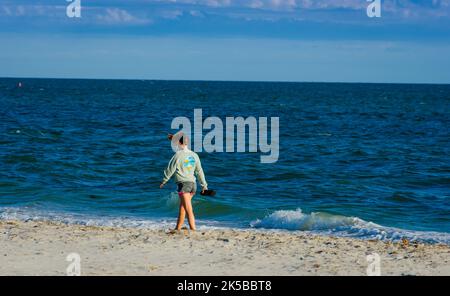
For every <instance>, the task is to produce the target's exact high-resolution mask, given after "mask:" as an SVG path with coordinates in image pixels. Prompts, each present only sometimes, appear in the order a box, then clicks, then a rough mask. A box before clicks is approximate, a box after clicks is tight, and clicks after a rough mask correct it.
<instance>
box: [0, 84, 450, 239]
mask: <svg viewBox="0 0 450 296" xmlns="http://www.w3.org/2000/svg"><path fill="white" fill-rule="evenodd" d="M18 81H19V80H17V79H1V80H0V111H1V112H0V122H1V125H0V168H1V170H0V214H1V215H2V216H1V217H3V218H11V217H16V218H24V219H27V218H31V219H32V218H42V219H45V218H48V219H61V220H67V221H76V222H83V221H95V222H96V223H97V222H98V223H107V222H108V221H115V222H117V223H118V221H129V222H130V221H135V222H136V223H137V224H139V225H146V224H145V223H150V224H151V223H153V224H157V223H163V221H166V222H173V221H172V220H171V219H174V218H175V216H176V214H177V196H176V194H174V192H175V186H174V185H170V186H168V188H167V189H164V190H160V189H159V188H158V185H159V182H160V180H161V176H162V170H163V169H164V167H165V166H166V164H167V162H168V160H169V159H170V157H171V156H172V154H173V152H172V150H171V149H170V145H169V142H168V141H167V139H166V134H167V133H168V132H171V131H172V130H171V129H170V124H171V121H172V119H173V118H174V117H177V116H187V117H189V118H193V111H194V109H195V108H202V109H203V116H204V117H207V116H218V117H220V118H223V119H224V118H225V117H226V116H234V117H237V116H243V117H248V116H255V117H260V116H264V117H271V116H277V117H279V118H280V156H279V161H278V162H277V163H274V164H262V163H260V154H259V153H210V154H208V153H199V155H200V157H201V159H202V163H203V167H204V170H205V173H206V177H207V180H208V182H209V183H210V187H211V188H214V189H216V190H217V191H218V195H217V196H216V197H214V198H204V197H200V196H198V197H196V198H195V204H194V207H195V210H196V214H197V218H198V219H199V221H200V223H201V224H202V225H205V226H226V227H229V226H231V227H263V228H275V229H289V230H308V231H310V230H312V231H318V232H329V233H336V234H343V235H354V236H360V237H374V236H376V237H381V238H387V239H389V238H398V237H400V236H413V237H418V238H421V237H423V238H424V239H426V240H430V241H444V242H449V241H450V240H449V237H450V234H449V233H450V86H449V85H406V84H405V85H388V84H328V83H323V84H322V83H313V84H309V83H248V82H175V81H112V80H51V79H46V80H43V79H21V80H20V81H22V83H23V86H22V87H21V88H18V87H16V85H17V83H18ZM369 222H373V223H369ZM130 223H131V222H130ZM143 223H144V224H143Z"/></svg>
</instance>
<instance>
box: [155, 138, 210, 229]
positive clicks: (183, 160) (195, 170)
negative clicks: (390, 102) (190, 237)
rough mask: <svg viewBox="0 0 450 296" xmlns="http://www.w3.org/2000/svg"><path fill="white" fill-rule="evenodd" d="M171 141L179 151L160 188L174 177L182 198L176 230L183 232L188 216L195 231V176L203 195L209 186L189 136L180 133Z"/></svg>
mask: <svg viewBox="0 0 450 296" xmlns="http://www.w3.org/2000/svg"><path fill="white" fill-rule="evenodd" d="M169 139H170V140H172V142H174V143H176V145H177V148H178V151H177V152H176V153H175V155H174V156H173V157H172V159H171V160H170V161H169V164H168V166H167V168H166V169H165V170H164V178H163V181H162V182H161V185H160V186H159V187H160V188H163V187H164V185H165V184H166V183H167V182H168V181H169V180H170V178H172V176H173V177H174V179H175V182H176V184H177V191H178V196H179V197H180V210H179V213H178V221H177V226H176V228H175V230H177V231H179V230H181V227H182V226H183V224H184V219H185V217H186V215H187V218H188V221H189V226H190V228H191V230H194V231H195V229H196V227H195V216H194V210H193V208H192V202H191V201H192V198H193V197H194V195H195V193H196V191H197V183H196V181H197V180H196V177H195V176H197V177H198V179H199V182H200V185H201V186H202V193H203V192H205V191H206V190H208V184H207V183H206V180H205V174H204V173H203V169H202V165H201V162H200V158H199V157H198V155H197V153H195V152H193V151H191V150H189V148H188V138H187V136H186V135H184V134H182V133H178V134H176V135H175V136H172V135H169Z"/></svg>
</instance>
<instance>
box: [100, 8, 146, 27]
mask: <svg viewBox="0 0 450 296" xmlns="http://www.w3.org/2000/svg"><path fill="white" fill-rule="evenodd" d="M97 21H99V22H100V23H102V24H108V25H119V24H129V25H144V24H149V23H152V20H151V19H148V18H140V17H136V16H134V15H132V14H130V13H129V12H128V11H126V10H123V9H119V8H107V9H106V11H105V14H99V15H97Z"/></svg>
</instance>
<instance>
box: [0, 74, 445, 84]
mask: <svg viewBox="0 0 450 296" xmlns="http://www.w3.org/2000/svg"><path fill="white" fill-rule="evenodd" d="M0 79H42V80H45V79H53V80H105V81H106V80H113V81H116V80H117V81H120V80H124V81H173V82H232V83H287V84H288V83H292V84H294V83H305V84H314V83H317V84H319V83H329V84H390V85H393V84H397V85H450V82H373V81H290V80H215V79H211V80H208V79H163V78H79V77H70V78H68V77H25V76H9V77H8V76H0Z"/></svg>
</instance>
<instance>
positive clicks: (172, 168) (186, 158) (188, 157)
mask: <svg viewBox="0 0 450 296" xmlns="http://www.w3.org/2000/svg"><path fill="white" fill-rule="evenodd" d="M195 175H197V177H198V179H199V182H200V185H201V186H202V188H203V189H207V188H208V184H207V183H206V180H205V174H204V173H203V169H202V164H201V162H200V158H199V157H198V155H197V153H195V152H193V151H191V150H189V149H188V148H187V147H185V148H184V149H180V150H179V151H177V152H176V153H175V155H174V156H173V157H172V159H171V160H170V161H169V165H168V166H167V168H166V169H165V170H164V178H163V184H166V183H167V182H168V181H169V180H170V178H172V176H174V179H175V182H176V183H182V182H193V183H195V182H196V178H195Z"/></svg>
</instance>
